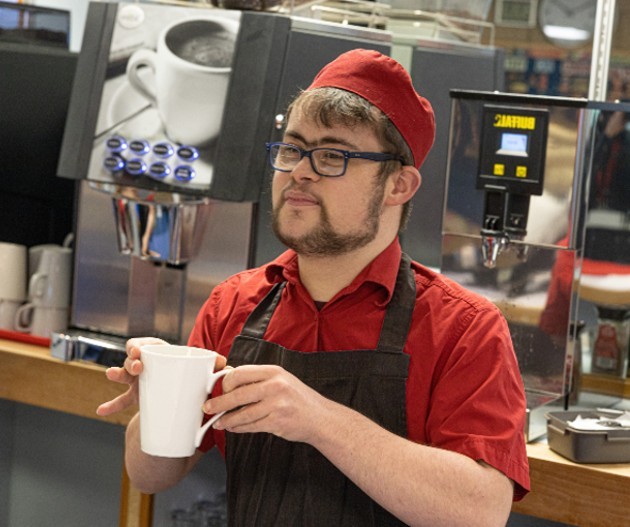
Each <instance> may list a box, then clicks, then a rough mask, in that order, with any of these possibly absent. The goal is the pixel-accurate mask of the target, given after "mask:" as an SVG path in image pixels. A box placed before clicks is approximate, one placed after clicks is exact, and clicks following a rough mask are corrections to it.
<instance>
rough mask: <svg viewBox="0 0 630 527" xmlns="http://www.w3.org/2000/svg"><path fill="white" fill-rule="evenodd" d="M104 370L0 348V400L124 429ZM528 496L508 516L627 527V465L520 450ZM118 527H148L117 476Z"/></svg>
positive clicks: (534, 447)
mask: <svg viewBox="0 0 630 527" xmlns="http://www.w3.org/2000/svg"><path fill="white" fill-rule="evenodd" d="M104 370H105V368H104V367H102V366H99V365H95V364H91V363H82V362H62V361H60V360H58V359H55V358H52V357H51V356H50V353H49V350H48V349H47V348H43V347H40V346H33V345H29V344H22V343H16V342H12V341H8V340H0V397H2V398H4V399H9V400H12V401H17V402H21V403H26V404H30V405H33V406H39V407H42V408H48V409H51V410H58V411H61V412H67V413H70V414H74V415H78V416H81V417H87V418H90V419H102V420H105V421H108V422H112V423H116V424H120V425H125V424H126V423H127V422H128V421H129V419H130V418H131V417H132V415H133V414H134V413H135V409H130V410H128V411H125V412H122V413H121V414H117V415H114V416H112V417H109V418H102V417H99V416H97V415H96V412H95V411H96V407H97V406H98V405H99V404H100V403H101V402H103V401H106V400H109V399H111V398H113V397H115V396H116V395H118V394H120V393H122V392H123V391H124V390H125V387H124V386H122V385H117V384H115V383H112V382H110V381H108V380H107V379H106V378H105V373H104ZM527 450H528V454H529V460H530V469H531V479H532V492H530V494H529V495H528V496H526V497H525V499H523V500H522V501H521V502H519V503H516V504H514V507H513V510H514V511H515V512H518V513H521V514H529V515H531V516H536V517H540V518H546V519H549V520H553V521H559V522H565V523H568V524H571V525H579V526H583V527H600V526H601V527H604V526H606V527H610V526H614V527H630V514H628V504H627V500H628V497H630V464H628V465H580V464H576V463H572V462H571V461H569V460H567V459H565V458H563V457H561V456H559V455H557V454H555V453H554V452H552V451H551V450H549V448H548V447H547V445H546V444H541V443H535V444H530V445H528V447H527ZM121 496H122V500H121V520H120V525H121V527H123V526H124V527H132V526H139V527H145V526H149V525H150V515H151V511H150V498H149V497H148V496H146V495H142V494H140V493H139V492H138V491H136V490H134V489H133V488H132V487H131V486H130V485H129V481H128V479H127V478H126V474H125V473H124V470H123V483H122V490H121Z"/></svg>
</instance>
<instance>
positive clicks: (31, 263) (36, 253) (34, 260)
mask: <svg viewBox="0 0 630 527" xmlns="http://www.w3.org/2000/svg"><path fill="white" fill-rule="evenodd" d="M58 247H61V245H57V244H56V243H44V244H41V245H33V246H32V247H29V248H28V278H29V279H30V277H31V276H33V274H35V273H36V272H37V269H38V268H39V262H40V260H41V259H42V254H43V252H44V250H45V249H56V248H58Z"/></svg>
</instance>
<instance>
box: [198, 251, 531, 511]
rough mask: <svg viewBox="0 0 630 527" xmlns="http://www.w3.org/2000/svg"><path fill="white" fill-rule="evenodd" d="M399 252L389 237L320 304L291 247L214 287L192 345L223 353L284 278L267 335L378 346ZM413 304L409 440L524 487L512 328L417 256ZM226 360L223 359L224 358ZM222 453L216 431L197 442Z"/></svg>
mask: <svg viewBox="0 0 630 527" xmlns="http://www.w3.org/2000/svg"><path fill="white" fill-rule="evenodd" d="M400 256H401V249H400V245H399V243H398V241H395V242H393V243H392V244H391V245H390V246H389V247H388V248H387V249H386V250H385V251H383V252H382V253H381V254H380V255H379V256H378V257H376V258H375V259H374V260H373V261H372V263H371V264H370V265H368V266H367V267H366V268H365V269H364V270H363V271H362V272H361V273H360V274H359V275H358V276H357V277H356V279H355V280H354V281H353V282H352V283H351V284H350V285H349V286H347V287H346V288H344V289H343V290H341V291H340V292H339V293H338V294H337V295H335V297H333V298H332V299H331V300H330V301H329V302H327V303H326V304H325V305H324V307H323V308H322V309H321V310H319V311H318V310H317V308H316V306H315V304H314V302H313V300H312V299H311V297H310V296H309V294H308V292H307V291H306V289H305V288H304V286H303V285H302V284H301V282H300V280H299V276H298V263H297V255H296V254H295V252H293V251H287V252H285V253H284V254H282V255H281V256H279V257H278V258H277V259H276V260H274V261H273V262H271V263H269V264H266V265H264V266H262V267H260V268H256V269H251V270H247V271H243V272H241V273H238V274H236V275H234V276H232V277H231V278H229V279H228V280H226V281H225V282H223V283H221V284H219V285H218V286H217V287H216V288H215V289H214V290H213V291H212V294H211V295H210V297H209V299H208V300H207V301H206V303H205V305H204V307H203V308H202V309H201V311H200V313H199V315H198V316H197V321H196V324H195V327H194V328H193V331H192V333H191V336H190V339H189V345H191V346H198V347H202V348H207V349H213V350H216V351H218V352H219V353H221V354H222V355H225V356H226V357H227V356H228V354H229V351H230V347H231V345H232V340H233V339H234V338H235V337H236V336H237V335H238V334H239V333H240V332H241V329H242V327H243V325H244V323H245V320H246V318H247V316H248V315H249V313H250V312H251V311H252V310H253V309H254V307H255V306H256V305H257V304H258V303H259V302H260V301H261V300H262V298H263V297H264V296H265V294H266V293H267V292H268V291H269V289H270V288H271V286H272V284H274V283H276V282H281V281H284V280H286V282H287V286H286V287H285V289H284V291H283V294H282V300H281V301H280V302H279V304H278V307H277V309H276V311H275V313H274V315H273V317H272V318H271V321H270V323H269V326H268V329H267V332H266V334H265V337H264V338H265V340H268V341H272V342H275V343H278V344H280V345H282V346H284V347H286V348H289V349H293V350H300V351H303V352H309V351H334V350H353V349H375V348H376V346H377V342H378V337H379V334H380V328H381V325H382V322H383V317H384V314H385V308H386V306H387V302H388V301H389V299H390V298H391V296H392V294H393V292H394V287H395V283H396V275H397V272H398V267H399V263H400ZM412 271H413V272H414V274H415V279H416V306H415V310H414V315H413V319H412V323H411V328H410V330H409V336H408V339H407V344H406V345H405V349H404V351H405V352H406V353H408V354H409V355H410V356H411V358H410V365H409V378H408V381H407V428H408V438H409V439H410V440H412V441H415V442H418V443H422V444H427V445H431V446H434V447H439V448H444V449H447V450H452V451H455V452H459V453H461V454H464V455H466V456H468V457H470V458H472V459H475V460H483V461H485V462H486V463H488V464H489V465H492V466H493V467H495V468H497V469H498V470H500V471H501V472H503V473H504V474H505V475H506V476H508V477H509V478H510V479H512V480H513V481H514V482H515V483H516V485H515V491H514V498H515V499H516V500H518V499H520V498H522V497H523V496H524V495H525V494H526V492H527V490H529V469H528V461H527V452H526V449H525V438H524V420H525V409H526V403H525V395H524V389H523V383H522V380H521V376H520V372H519V370H518V365H517V362H516V356H515V354H514V350H513V348H512V342H511V338H510V333H509V330H508V328H507V324H506V322H505V319H504V318H503V316H502V315H501V313H500V311H499V310H498V309H497V308H496V307H495V306H494V305H493V304H492V303H490V302H489V301H488V300H486V299H484V298H483V297H481V296H478V295H476V294H474V293H472V292H470V291H468V290H466V289H464V288H462V287H461V286H459V285H457V284H456V283H455V282H453V281H451V280H449V279H447V278H445V277H444V276H442V275H440V274H437V273H435V272H433V271H431V270H429V269H427V268H425V267H423V266H422V265H420V264H418V263H416V262H414V263H413V265H412ZM228 363H229V358H228ZM215 444H216V445H217V446H218V447H219V449H220V450H221V452H222V453H224V450H225V435H224V433H223V432H222V431H216V430H213V429H212V428H211V429H210V431H209V432H208V434H206V437H205V438H204V441H203V443H202V445H201V449H202V450H208V449H210V448H211V447H212V446H213V445H215Z"/></svg>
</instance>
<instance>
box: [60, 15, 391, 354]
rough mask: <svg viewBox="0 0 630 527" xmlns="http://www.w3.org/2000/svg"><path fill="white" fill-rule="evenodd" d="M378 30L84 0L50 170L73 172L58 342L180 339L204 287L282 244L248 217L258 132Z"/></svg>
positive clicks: (261, 139)
mask: <svg viewBox="0 0 630 527" xmlns="http://www.w3.org/2000/svg"><path fill="white" fill-rule="evenodd" d="M390 41H391V35H390V34H389V33H386V32H384V31H380V30H373V29H367V28H360V27H344V26H341V25H340V24H331V23H326V22H322V21H317V20H311V19H302V18H299V17H291V16H285V15H279V14H275V13H265V12H254V11H251V12H250V11H236V10H224V9H215V8H208V7H205V8H201V7H181V6H166V5H151V4H138V3H102V2H95V3H92V4H91V5H90V8H89V12H88V17H87V22H86V29H85V40H84V42H83V46H82V50H81V54H80V57H79V63H78V67H77V68H78V69H77V75H76V81H75V85H74V88H73V94H72V100H71V104H70V111H69V114H68V121H67V124H66V132H65V136H64V141H63V146H62V155H61V159H60V163H59V168H58V174H59V175H60V176H62V177H66V178H73V179H81V180H83V181H82V182H81V185H80V193H79V198H78V213H77V226H76V235H77V236H76V260H75V268H74V294H73V304H72V313H71V326H72V328H73V331H72V332H73V334H72V335H71V336H70V337H68V338H65V337H64V338H65V340H63V342H62V344H64V346H62V347H63V349H64V351H61V352H60V354H61V355H64V356H67V355H68V354H70V355H72V354H76V353H79V354H80V355H81V356H82V357H83V358H90V359H94V360H98V361H101V362H103V361H106V360H110V359H109V357H110V356H111V355H112V353H109V352H110V351H112V349H113V350H114V351H115V350H116V349H120V347H121V346H122V343H124V340H126V338H128V337H131V336H143V335H151V336H159V337H162V338H164V339H167V340H169V341H172V342H183V341H185V340H186V339H187V336H188V333H189V331H190V329H191V328H192V325H193V323H194V319H195V316H196V313H197V312H198V310H199V308H200V307H201V305H202V304H203V302H204V301H205V299H206V298H207V297H208V294H209V293H210V291H211V290H212V288H213V287H214V286H215V285H216V284H218V283H219V282H220V281H221V280H223V279H225V278H226V277H227V276H229V275H231V274H233V273H235V272H237V271H240V270H242V269H245V268H247V267H248V266H251V265H253V264H254V262H259V261H260V260H261V259H262V258H265V259H268V258H270V257H273V256H275V254H277V253H278V251H280V250H282V248H281V247H278V248H276V249H275V253H270V251H269V250H268V247H267V246H268V245H269V244H270V243H271V239H272V237H273V235H272V234H271V231H270V229H269V228H268V225H267V220H268V218H267V216H264V217H263V216H260V215H259V214H258V208H259V207H258V202H259V199H260V196H261V193H262V191H263V188H264V187H265V185H266V183H265V181H266V177H267V176H268V174H269V170H268V168H267V163H266V152H265V148H264V144H265V142H266V141H270V140H276V138H277V137H279V134H281V133H282V130H281V128H282V125H281V122H282V116H281V114H282V113H283V112H284V110H285V108H286V105H287V104H288V102H289V100H290V98H291V97H292V96H294V95H295V94H296V93H297V92H298V90H299V89H300V88H305V87H306V86H308V84H309V83H310V81H311V80H312V78H313V77H314V76H315V74H316V73H317V71H319V69H321V67H322V66H323V65H325V64H326V63H328V62H329V61H331V60H332V59H333V58H335V57H336V56H337V55H339V54H340V53H343V52H344V51H348V50H349V49H352V48H356V47H364V48H373V49H377V50H379V51H381V52H383V53H385V54H389V53H390V49H391V43H390ZM307 56H308V61H305V60H304V57H307ZM268 242H269V243H268ZM274 247H276V246H274ZM261 255H264V256H261ZM104 338H106V340H107V341H108V342H110V343H111V346H108V345H107V346H105V347H104V348H103V349H104V350H105V351H103V349H101V350H100V351H97V352H92V351H90V352H85V349H86V347H87V346H88V345H91V344H93V343H94V341H95V340H99V341H100V340H101V339H104ZM66 340H70V341H71V342H76V341H78V342H79V345H76V346H74V347H73V346H70V351H68V346H65V342H66ZM53 346H54V343H53ZM112 347H113V348H112ZM77 350H78V351H77ZM90 353H92V355H93V356H91V357H88V356H87V355H89V354H90ZM105 357H107V358H105Z"/></svg>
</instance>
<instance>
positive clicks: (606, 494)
mask: <svg viewBox="0 0 630 527" xmlns="http://www.w3.org/2000/svg"><path fill="white" fill-rule="evenodd" d="M527 453H528V455H529V464H530V475H531V480H532V491H531V492H530V493H529V494H528V495H527V496H525V498H524V499H523V500H522V501H520V502H518V503H515V504H514V506H513V507H512V510H513V511H515V512H518V513H521V514H529V515H531V516H537V517H540V518H546V519H548V520H553V521H558V522H563V523H568V524H569V525H578V526H580V527H629V526H630V513H629V512H628V511H629V510H630V507H629V506H628V498H629V497H630V464H619V465H585V464H577V463H573V462H571V461H569V460H568V459H565V458H563V457H562V456H560V455H558V454H556V453H555V452H553V451H552V450H550V449H549V447H548V446H547V445H546V444H543V443H533V444H529V445H527Z"/></svg>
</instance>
